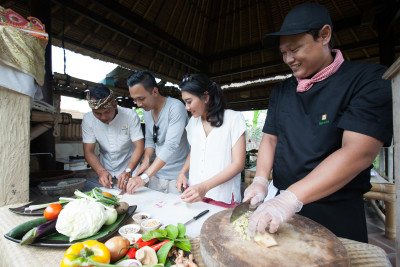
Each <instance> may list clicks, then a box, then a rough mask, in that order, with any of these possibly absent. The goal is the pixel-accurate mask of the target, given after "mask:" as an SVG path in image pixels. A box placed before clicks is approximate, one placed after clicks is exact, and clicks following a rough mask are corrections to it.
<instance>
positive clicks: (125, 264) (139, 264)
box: [117, 259, 142, 266]
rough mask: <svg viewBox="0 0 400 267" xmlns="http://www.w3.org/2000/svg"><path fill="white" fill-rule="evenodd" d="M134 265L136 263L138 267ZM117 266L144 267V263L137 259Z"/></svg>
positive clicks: (125, 261) (124, 261)
mask: <svg viewBox="0 0 400 267" xmlns="http://www.w3.org/2000/svg"><path fill="white" fill-rule="evenodd" d="M134 263H136V265H134ZM117 266H142V263H141V262H140V261H138V260H135V259H128V260H123V261H120V262H119V263H118V264H117Z"/></svg>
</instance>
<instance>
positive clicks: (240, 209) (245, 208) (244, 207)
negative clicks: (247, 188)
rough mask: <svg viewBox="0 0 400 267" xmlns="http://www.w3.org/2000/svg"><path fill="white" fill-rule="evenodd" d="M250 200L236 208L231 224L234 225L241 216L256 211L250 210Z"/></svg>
mask: <svg viewBox="0 0 400 267" xmlns="http://www.w3.org/2000/svg"><path fill="white" fill-rule="evenodd" d="M250 200H251V199H249V200H247V201H246V202H243V203H242V204H239V205H238V206H236V207H235V208H234V209H233V211H232V214H231V219H230V222H231V223H233V222H234V221H236V220H237V219H238V218H239V217H240V216H242V215H243V214H244V213H246V212H247V211H249V210H254V208H253V207H252V208H250Z"/></svg>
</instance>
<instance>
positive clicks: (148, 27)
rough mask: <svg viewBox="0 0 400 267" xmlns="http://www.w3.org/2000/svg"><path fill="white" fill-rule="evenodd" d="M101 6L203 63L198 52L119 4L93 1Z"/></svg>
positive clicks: (103, 0) (106, 0)
mask: <svg viewBox="0 0 400 267" xmlns="http://www.w3.org/2000/svg"><path fill="white" fill-rule="evenodd" d="M92 2H95V3H97V4H99V5H101V6H103V7H104V8H105V9H106V10H108V11H110V12H111V13H112V14H113V15H115V16H117V17H119V18H121V19H123V20H125V21H128V22H129V23H131V24H133V25H135V26H136V27H139V28H140V29H141V30H142V31H144V32H145V33H147V34H149V35H150V36H152V37H154V38H156V39H158V40H160V41H162V42H164V43H166V44H168V45H170V46H172V47H173V48H175V49H176V50H178V51H179V52H181V53H183V54H185V55H187V56H189V57H191V58H193V59H195V60H197V61H199V62H202V59H201V58H202V57H201V55H200V54H198V53H197V52H196V51H194V50H192V49H191V48H189V47H188V46H185V45H184V44H183V43H181V42H180V41H179V40H178V39H176V38H175V37H173V36H171V35H169V34H167V33H166V32H164V31H162V30H161V29H159V28H158V27H156V26H154V25H153V24H152V23H150V22H148V21H146V20H144V19H142V18H140V17H139V16H132V12H131V11H129V10H128V9H127V8H126V7H125V6H123V5H121V4H118V3H116V2H112V1H109V0H92Z"/></svg>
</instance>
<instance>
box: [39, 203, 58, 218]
mask: <svg viewBox="0 0 400 267" xmlns="http://www.w3.org/2000/svg"><path fill="white" fill-rule="evenodd" d="M61 210H62V206H61V205H60V204H58V203H53V204H50V205H48V206H47V207H46V209H45V210H44V212H43V216H44V217H45V218H46V219H47V220H54V219H55V218H57V217H58V214H60V212H61Z"/></svg>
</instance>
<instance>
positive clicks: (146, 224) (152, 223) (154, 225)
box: [140, 219, 161, 232]
mask: <svg viewBox="0 0 400 267" xmlns="http://www.w3.org/2000/svg"><path fill="white" fill-rule="evenodd" d="M140 226H141V227H142V229H143V230H144V231H146V232H147V231H153V230H156V229H158V228H160V226H161V222H160V220H157V219H147V220H144V221H143V222H142V223H141V224H140Z"/></svg>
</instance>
